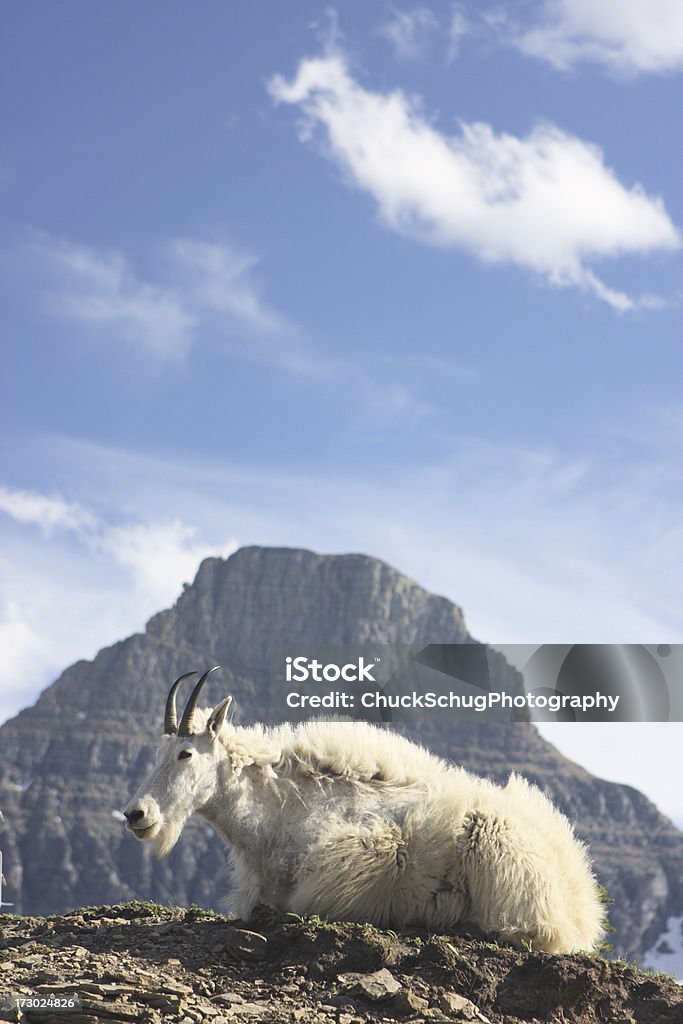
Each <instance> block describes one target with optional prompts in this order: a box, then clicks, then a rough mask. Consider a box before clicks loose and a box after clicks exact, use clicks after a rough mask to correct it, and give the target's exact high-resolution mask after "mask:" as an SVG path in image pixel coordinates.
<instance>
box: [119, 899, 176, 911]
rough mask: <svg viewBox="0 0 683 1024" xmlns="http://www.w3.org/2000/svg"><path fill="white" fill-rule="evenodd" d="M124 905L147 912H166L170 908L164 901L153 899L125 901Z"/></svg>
mask: <svg viewBox="0 0 683 1024" xmlns="http://www.w3.org/2000/svg"><path fill="white" fill-rule="evenodd" d="M122 906H124V907H126V908H127V909H130V910H136V911H138V912H139V913H145V914H165V913H166V911H167V910H168V909H169V908H168V907H165V906H164V905H163V903H154V902H153V901H152V900H130V902H129V903H124V904H122Z"/></svg>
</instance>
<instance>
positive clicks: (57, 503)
mask: <svg viewBox="0 0 683 1024" xmlns="http://www.w3.org/2000/svg"><path fill="white" fill-rule="evenodd" d="M0 510H1V511H3V512H5V513H6V514H7V515H8V516H9V517H10V518H11V519H13V520H14V522H15V523H18V524H20V525H21V526H23V527H37V528H39V530H40V534H39V537H38V539H37V540H33V539H31V535H30V534H28V535H26V534H24V533H20V534H19V535H18V536H17V537H13V540H12V544H10V545H7V555H6V556H5V558H4V559H3V563H2V577H3V586H2V588H1V590H0V649H2V651H3V657H2V662H1V663H0V721H2V720H3V719H4V718H6V717H8V716H9V715H10V714H12V713H14V712H15V711H17V710H18V709H19V708H20V707H21V706H23V705H24V704H25V703H26V702H27V699H28V698H29V697H30V696H31V695H35V692H36V687H39V688H42V686H44V685H45V684H46V683H47V682H48V681H49V680H50V678H51V677H54V675H56V673H57V672H58V671H59V670H60V669H61V668H63V667H64V666H65V665H67V664H68V663H69V662H71V661H74V660H76V659H77V658H81V657H92V656H94V654H95V653H96V652H97V650H98V649H99V648H100V647H101V646H103V645H104V644H106V643H112V642H114V641H115V640H118V639H121V638H122V637H124V636H127V635H128V634H130V633H132V632H135V631H137V630H139V629H140V628H141V627H142V626H143V625H144V623H145V621H146V620H147V619H148V618H149V617H150V616H151V615H153V614H155V613H156V612H157V611H159V610H160V609H162V608H165V607H168V606H169V605H170V604H172V603H173V601H174V600H175V599H176V597H177V596H178V594H179V593H180V590H181V587H182V585H183V583H185V582H190V581H191V580H192V579H194V576H195V573H196V571H197V568H198V566H199V563H200V562H201V561H202V559H204V558H207V557H209V556H211V555H221V556H226V555H228V554H230V553H231V552H232V551H234V550H235V547H236V543H235V542H234V541H229V542H228V543H209V542H207V541H206V540H202V539H200V538H199V537H198V534H197V529H196V528H195V527H193V526H188V525H187V524H185V523H183V522H181V521H179V520H177V519H176V520H172V521H168V520H166V519H165V518H163V517H161V516H160V517H159V518H158V519H155V520H154V521H149V520H148V521H142V520H141V519H138V520H134V521H127V522H125V523H123V524H122V523H115V524H111V523H107V522H105V521H104V520H102V519H100V518H98V517H97V516H96V515H94V514H93V513H91V512H89V511H88V510H87V509H85V508H84V507H83V505H81V504H80V503H74V502H66V501H64V500H63V499H61V498H59V497H47V496H45V495H42V494H39V493H36V492H30V491H19V490H13V489H11V488H3V489H2V491H1V492H0ZM57 528H59V530H60V531H61V534H62V535H64V534H65V533H68V535H69V538H68V543H63V542H62V541H61V540H60V534H59V532H58V531H57ZM84 623H87V628H85V627H84Z"/></svg>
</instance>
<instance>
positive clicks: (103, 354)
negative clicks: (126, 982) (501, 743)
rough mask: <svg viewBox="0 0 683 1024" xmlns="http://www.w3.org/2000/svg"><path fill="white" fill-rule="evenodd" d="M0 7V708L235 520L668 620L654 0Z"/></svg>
mask: <svg viewBox="0 0 683 1024" xmlns="http://www.w3.org/2000/svg"><path fill="white" fill-rule="evenodd" d="M2 15H3V22H4V26H3V32H2V42H1V44H0V45H1V47H2V53H1V58H2V59H1V60H0V67H1V70H0V75H1V76H2V96H3V100H2V103H3V110H2V124H3V131H2V144H1V146H0V197H1V198H2V219H3V225H2V226H3V228H4V230H3V241H2V243H1V244H0V267H1V270H2V284H1V289H2V293H1V295H0V299H1V308H2V326H3V332H2V335H3V347H4V348H5V349H6V352H5V353H4V358H3V367H4V370H5V372H4V373H3V375H2V376H3V380H2V384H1V385H0V386H1V387H2V395H1V402H0V408H1V412H0V415H1V416H2V419H3V430H2V438H3V445H2V456H1V460H0V530H1V541H2V548H1V552H0V576H1V578H2V582H1V583H0V645H1V648H2V651H3V657H2V666H0V720H3V719H5V718H7V717H9V716H11V715H12V714H14V713H16V711H17V710H18V709H19V708H21V707H23V706H25V705H27V704H29V703H31V702H32V701H33V700H34V699H35V696H36V695H37V693H38V692H39V691H40V690H41V689H42V688H43V687H44V686H45V685H47V684H48V683H49V682H50V681H51V680H53V679H54V678H55V677H56V675H57V674H58V673H59V671H61V669H63V668H64V667H65V666H66V665H68V664H69V663H70V662H72V661H74V660H76V659H77V658H80V657H92V656H93V655H94V654H95V653H96V651H97V650H98V649H99V648H100V647H102V646H103V645H105V644H108V643H111V642H113V641H115V640H117V639H119V638H121V637H123V636H126V635H128V634H130V633H131V632H133V631H136V630H140V629H142V628H143V627H144V623H145V621H146V619H147V618H148V617H149V616H150V615H152V614H153V613H154V612H156V611H158V610H159V609H160V608H162V607H165V606H168V605H170V604H172V603H173V601H174V600H175V599H176V597H177V596H178V594H179V592H180V590H181V587H182V584H183V582H186V581H190V580H191V579H192V578H193V576H194V574H195V572H196V569H197V566H198V564H199V562H200V560H201V559H202V558H203V557H205V556H207V555H212V554H222V555H227V554H229V553H230V552H231V551H234V550H235V549H236V548H237V547H238V546H240V545H243V544H265V545H288V546H297V547H307V548H313V549H315V550H318V551H322V552H347V551H362V552H365V553H367V554H370V555H373V556H376V557H378V558H382V559H384V560H386V561H388V562H390V563H391V564H393V565H394V566H396V567H397V568H398V569H400V570H401V571H403V572H405V573H406V574H407V575H410V576H412V577H414V578H415V579H417V580H418V581H419V582H420V583H421V584H423V585H424V586H426V587H428V588H429V589H431V590H434V591H437V592H439V593H443V594H445V595H446V596H448V597H449V598H451V599H452V600H454V601H456V602H457V603H458V604H460V605H461V606H462V607H463V609H464V610H465V614H466V618H467V621H468V625H469V627H470V630H471V631H472V633H473V634H474V635H476V636H477V637H480V638H481V639H484V640H487V641H490V642H492V643H501V644H505V643H528V644H538V643H566V642H573V643H587V642H593V643H612V642H614V643H622V642H626V643H634V642H643V643H675V642H681V641H683V635H682V634H683V628H682V625H681V622H682V612H683V598H682V595H681V586H680V565H681V564H682V562H683V525H682V522H681V512H680V509H681V508H683V501H682V499H683V487H682V482H683V481H682V477H683V470H682V465H683V463H682V461H681V446H682V444H683V404H682V402H681V371H682V369H683V366H682V359H681V328H680V324H681V299H682V294H683V292H682V289H681V278H680V271H681V264H682V259H681V246H682V240H683V237H682V231H683V208H682V207H683V196H682V192H681V177H680V166H681V134H680V128H679V125H680V90H681V71H682V70H683V8H681V5H680V3H679V0H600V3H597V4H596V3H594V2H593V0H535V2H529V3H527V2H520V0H516V2H515V3H512V2H511V0H508V2H505V0H499V2H480V0H478V2H476V3H475V2H473V0H472V2H458V3H453V2H450V0H449V2H440V3H436V2H435V3H430V4H424V5H413V4H410V3H407V4H406V3H401V4H399V3H396V4H394V3H387V2H384V0H382V2H372V0H364V2H363V3H360V2H357V3H348V4H344V5H339V7H338V8H336V9H335V8H334V7H327V6H326V5H324V4H317V3H313V2H307V0H300V2H299V3H297V4H296V5H294V6H292V5H285V4H282V3H277V2H273V0H257V2H254V3H252V4H249V5H245V4H240V5H238V4H235V3H230V2H227V0H220V2H219V0H205V2H203V3H202V4H195V5H192V7H191V10H190V7H189V6H188V5H187V4H186V3H180V2H177V0H163V2H162V0H148V2H147V3H145V4H138V3H135V2H133V0H119V2H118V3H117V4H115V5H113V4H109V5H106V6H104V7H103V6H102V5H93V4H92V3H90V2H87V0H71V2H70V3H69V4H66V5H63V4H62V5H56V4H52V3H49V2H44V0H24V3H22V4H8V3H5V4H3V5H2ZM554 728H555V729H556V732H557V730H558V729H559V730H560V732H561V733H563V734H567V735H566V736H564V735H563V736H561V737H560V739H558V738H557V735H555V736H554V737H553V739H554V741H556V742H558V745H560V746H561V748H562V749H564V750H566V751H567V752H568V753H569V754H570V756H574V757H576V758H577V759H579V760H580V761H581V763H584V764H586V766H587V767H589V768H591V767H592V770H595V771H599V773H600V774H601V775H603V776H608V777H614V778H617V779H619V780H620V781H621V780H623V781H629V782H631V783H632V784H636V785H639V786H640V787H641V788H643V789H644V790H645V791H646V792H648V793H649V795H652V796H653V797H654V798H655V799H657V801H658V802H659V803H660V806H662V807H663V808H664V809H665V810H667V812H668V813H670V814H672V815H673V816H674V817H675V818H676V819H677V820H678V821H680V822H681V823H683V796H681V794H680V792H678V793H677V792H676V787H675V785H674V783H673V781H672V780H673V779H675V777H676V773H677V772H678V771H679V770H680V764H679V761H678V755H677V753H676V751H677V749H678V748H679V747H680V744H681V739H682V738H683V736H682V733H681V727H680V726H677V725H666V726H660V727H648V728H647V729H645V728H643V729H642V730H641V731H640V732H639V733H638V736H639V742H640V743H641V744H642V749H643V752H644V756H643V758H642V760H641V761H640V763H639V764H637V765H634V758H633V753H632V751H633V741H632V739H630V740H624V739H622V738H621V737H622V735H623V734H622V733H617V732H615V731H612V732H604V734H600V736H598V735H597V734H596V733H595V730H593V732H590V733H589V731H588V730H581V729H579V730H572V727H554ZM612 728H613V729H614V728H615V727H612ZM570 731H571V732H572V735H569V732H570ZM609 773H611V774H609Z"/></svg>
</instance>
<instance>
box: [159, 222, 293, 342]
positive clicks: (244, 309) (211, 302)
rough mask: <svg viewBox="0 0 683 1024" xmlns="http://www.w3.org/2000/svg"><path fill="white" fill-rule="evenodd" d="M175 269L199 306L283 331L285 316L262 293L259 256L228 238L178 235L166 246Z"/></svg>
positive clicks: (256, 326)
mask: <svg viewBox="0 0 683 1024" xmlns="http://www.w3.org/2000/svg"><path fill="white" fill-rule="evenodd" d="M167 252H168V256H169V259H170V261H171V263H172V265H173V267H174V270H176V271H178V272H180V273H181V274H182V275H183V280H184V282H185V288H186V289H187V297H188V299H189V300H190V301H192V302H193V303H194V304H195V305H196V306H198V307H199V308H200V309H208V310H212V311H214V312H216V313H228V314H231V315H232V316H234V317H236V318H237V320H238V321H239V322H240V323H243V324H246V325H248V326H249V327H251V328H253V329H254V330H256V331H266V332H271V331H283V330H285V329H286V328H287V327H288V325H287V323H286V321H285V319H284V317H283V316H282V315H281V314H279V313H277V312H275V310H273V309H271V308H270V307H269V306H268V305H267V304H266V302H265V301H264V299H263V297H262V289H261V285H260V283H259V281H258V280H257V278H256V277H255V273H254V271H255V268H256V267H257V266H258V264H259V263H260V260H259V258H258V257H256V256H253V255H251V254H249V253H246V252H243V251H242V250H240V249H238V248H236V247H235V246H233V245H231V244H229V243H227V242H220V243H218V242H204V241H198V240H197V239H193V238H179V239H176V240H175V241H173V242H171V243H170V244H169V246H168V248H167Z"/></svg>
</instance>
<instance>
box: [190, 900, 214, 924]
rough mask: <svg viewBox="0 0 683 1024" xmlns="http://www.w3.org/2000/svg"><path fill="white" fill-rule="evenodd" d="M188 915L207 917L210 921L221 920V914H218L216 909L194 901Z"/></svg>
mask: <svg viewBox="0 0 683 1024" xmlns="http://www.w3.org/2000/svg"><path fill="white" fill-rule="evenodd" d="M187 916H188V917H194V918H205V919H206V920H208V921H219V920H220V919H221V915H220V914H217V913H216V911H215V910H207V909H206V908H205V907H200V906H199V905H198V904H197V903H193V904H192V905H191V906H190V907H189V908H188V910H187Z"/></svg>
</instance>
